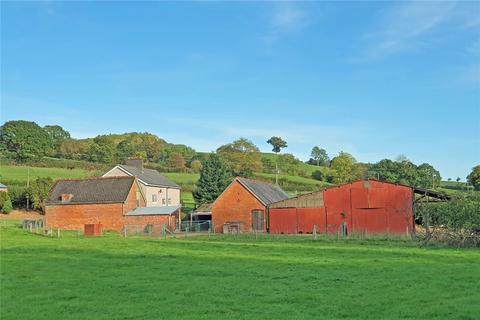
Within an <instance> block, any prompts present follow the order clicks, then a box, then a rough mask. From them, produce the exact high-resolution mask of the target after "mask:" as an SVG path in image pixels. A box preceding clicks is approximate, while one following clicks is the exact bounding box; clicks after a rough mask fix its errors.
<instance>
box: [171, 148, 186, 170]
mask: <svg viewBox="0 0 480 320" xmlns="http://www.w3.org/2000/svg"><path fill="white" fill-rule="evenodd" d="M185 164H186V162H185V159H184V158H183V156H182V155H181V154H180V153H178V152H172V153H171V154H170V156H169V157H168V166H169V167H170V168H172V169H174V170H176V171H185V169H186V168H187V167H186V166H185Z"/></svg>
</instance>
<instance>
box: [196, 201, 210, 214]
mask: <svg viewBox="0 0 480 320" xmlns="http://www.w3.org/2000/svg"><path fill="white" fill-rule="evenodd" d="M212 208H213V203H204V204H202V205H200V206H199V207H198V208H197V209H195V211H194V212H193V214H194V215H203V214H206V213H211V212H212Z"/></svg>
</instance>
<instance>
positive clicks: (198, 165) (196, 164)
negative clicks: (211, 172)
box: [190, 160, 202, 173]
mask: <svg viewBox="0 0 480 320" xmlns="http://www.w3.org/2000/svg"><path fill="white" fill-rule="evenodd" d="M190 168H191V169H192V171H193V172H195V173H199V172H200V170H201V169H202V162H201V161H200V160H193V161H192V162H191V163H190Z"/></svg>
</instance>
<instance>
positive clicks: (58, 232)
mask: <svg viewBox="0 0 480 320" xmlns="http://www.w3.org/2000/svg"><path fill="white" fill-rule="evenodd" d="M57 238H60V228H57Z"/></svg>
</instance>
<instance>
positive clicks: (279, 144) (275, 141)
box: [267, 137, 288, 184]
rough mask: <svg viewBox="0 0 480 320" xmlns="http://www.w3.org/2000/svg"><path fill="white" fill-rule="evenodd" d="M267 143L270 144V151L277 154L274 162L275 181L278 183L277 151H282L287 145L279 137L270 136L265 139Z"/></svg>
mask: <svg viewBox="0 0 480 320" xmlns="http://www.w3.org/2000/svg"><path fill="white" fill-rule="evenodd" d="M267 143H268V144H271V145H272V147H273V148H272V151H273V152H275V154H276V155H277V161H276V162H275V183H276V184H278V153H279V152H280V151H282V149H283V148H286V147H288V145H287V142H286V141H284V140H283V139H282V138H280V137H271V138H270V139H268V140H267Z"/></svg>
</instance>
